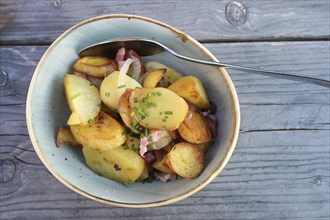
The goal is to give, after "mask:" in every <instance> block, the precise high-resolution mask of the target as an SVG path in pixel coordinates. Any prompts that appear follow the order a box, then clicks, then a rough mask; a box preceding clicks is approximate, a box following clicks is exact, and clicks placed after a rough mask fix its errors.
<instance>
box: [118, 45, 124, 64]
mask: <svg viewBox="0 0 330 220" xmlns="http://www.w3.org/2000/svg"><path fill="white" fill-rule="evenodd" d="M125 53H126V49H125V47H122V48H120V49H119V50H118V51H117V53H116V61H117V62H119V61H124V57H125Z"/></svg>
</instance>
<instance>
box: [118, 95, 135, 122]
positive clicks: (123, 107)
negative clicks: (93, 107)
mask: <svg viewBox="0 0 330 220" xmlns="http://www.w3.org/2000/svg"><path fill="white" fill-rule="evenodd" d="M131 93H132V89H127V90H126V91H125V92H124V94H122V95H121V96H120V98H119V101H118V112H119V114H120V117H121V119H122V120H123V122H124V124H125V125H126V126H127V127H128V128H131V126H132V117H131V108H130V107H129V96H130V95H131Z"/></svg>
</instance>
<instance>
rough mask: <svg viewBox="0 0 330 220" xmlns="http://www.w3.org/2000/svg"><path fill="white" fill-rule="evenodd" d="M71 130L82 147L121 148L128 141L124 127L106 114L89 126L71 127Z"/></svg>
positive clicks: (102, 113) (98, 148)
mask: <svg viewBox="0 0 330 220" xmlns="http://www.w3.org/2000/svg"><path fill="white" fill-rule="evenodd" d="M70 129H71V132H72V134H73V136H74V137H75V139H76V140H77V141H78V142H79V143H80V144H81V145H83V146H86V147H90V148H93V149H97V150H110V149H114V148H117V147H120V146H121V145H122V144H123V143H124V142H125V140H126V136H125V132H124V131H125V129H124V127H123V126H122V125H121V124H120V123H119V122H117V121H116V120H115V119H114V118H112V117H111V116H110V115H108V114H106V113H104V112H100V113H99V114H98V116H97V117H96V118H95V119H94V120H93V121H92V122H91V123H90V124H89V125H71V126H70Z"/></svg>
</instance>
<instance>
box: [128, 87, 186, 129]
mask: <svg viewBox="0 0 330 220" xmlns="http://www.w3.org/2000/svg"><path fill="white" fill-rule="evenodd" d="M129 104H130V107H131V111H132V113H133V112H134V113H133V114H132V117H133V119H134V120H135V121H136V122H137V123H139V124H140V125H142V126H143V127H146V128H149V129H166V130H169V131H170V130H175V129H177V128H178V127H179V125H180V124H181V122H182V121H183V120H184V118H185V117H186V115H187V113H188V108H189V107H188V104H187V102H186V101H185V100H184V99H183V98H181V97H180V96H178V95H177V94H175V93H174V92H172V91H171V90H168V89H165V88H160V87H158V88H137V89H134V90H133V91H132V93H131V95H130V97H129Z"/></svg>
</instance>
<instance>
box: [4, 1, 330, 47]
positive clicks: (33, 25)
mask: <svg viewBox="0 0 330 220" xmlns="http://www.w3.org/2000/svg"><path fill="white" fill-rule="evenodd" d="M52 2H60V3H57V4H54V3H52ZM228 2H230V1H229V0H205V1H203V2H201V1H200V0H184V1H176V0H175V1H174V0H170V1H152V0H125V1H123V0H120V1H119V0H112V1H107V0H96V1H84V0H75V1H65V0H62V1H61V0H57V1H50V0H49V1H41V0H29V1H26V0H15V1H12V0H2V1H1V3H0V4H1V23H0V27H1V40H0V43H1V44H2V45H4V44H11V45H24V44H49V43H51V42H52V41H54V40H55V39H56V37H58V36H59V35H60V34H61V33H63V32H64V31H65V30H67V29H68V28H69V27H71V26H73V25H75V24H77V23H79V22H81V21H83V20H85V19H88V18H91V17H94V16H99V15H106V14H118V13H126V14H134V15H141V16H146V17H150V18H154V19H157V20H160V21H163V22H165V23H168V24H170V25H173V26H175V27H177V28H179V29H181V30H182V31H184V32H186V33H188V34H189V35H191V36H192V37H194V38H196V39H198V40H202V41H251V40H252V41H255V40H280V39H282V40H283V39H300V40H301V39H330V37H329V36H330V33H329V26H330V15H329V10H330V7H329V5H330V4H329V1H328V0H314V1H309V0H303V1H286V0H271V1H269V0H244V1H241V2H242V4H243V5H244V6H245V8H246V11H247V14H246V19H245V22H244V23H243V24H241V25H232V24H231V23H230V22H228V20H227V17H226V5H227V4H228ZM196 13H197V14H198V15H196ZM232 16H235V15H232ZM307 22H308V23H307Z"/></svg>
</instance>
